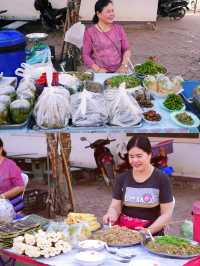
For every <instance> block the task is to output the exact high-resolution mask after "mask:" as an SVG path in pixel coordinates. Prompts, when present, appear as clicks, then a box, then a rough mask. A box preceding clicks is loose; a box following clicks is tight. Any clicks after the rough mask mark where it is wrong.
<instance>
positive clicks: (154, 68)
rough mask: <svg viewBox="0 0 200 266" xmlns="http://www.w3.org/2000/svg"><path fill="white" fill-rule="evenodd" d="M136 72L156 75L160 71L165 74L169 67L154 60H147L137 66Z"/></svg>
mask: <svg viewBox="0 0 200 266" xmlns="http://www.w3.org/2000/svg"><path fill="white" fill-rule="evenodd" d="M135 72H136V73H137V74H141V75H155V74H158V73H162V74H165V73H166V72H167V69H166V68H165V67H164V66H162V65H160V64H157V63H156V62H154V61H153V60H146V61H145V62H144V63H143V64H141V65H137V66H135Z"/></svg>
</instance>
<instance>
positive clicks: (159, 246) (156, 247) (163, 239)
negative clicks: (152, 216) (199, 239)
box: [146, 235, 200, 257]
mask: <svg viewBox="0 0 200 266" xmlns="http://www.w3.org/2000/svg"><path fill="white" fill-rule="evenodd" d="M146 247H147V248H148V249H149V250H151V251H154V252H157V253H163V254H168V255H174V256H180V257H181V256H191V255H197V254H199V253H200V245H197V244H193V243H192V242H190V241H188V240H185V239H182V238H179V237H177V236H170V235H166V236H159V237H156V240H155V242H152V241H149V242H148V243H147V245H146Z"/></svg>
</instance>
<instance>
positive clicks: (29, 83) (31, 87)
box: [17, 77, 36, 94]
mask: <svg viewBox="0 0 200 266" xmlns="http://www.w3.org/2000/svg"><path fill="white" fill-rule="evenodd" d="M27 90H28V91H32V92H33V93H35V91H36V87H35V83H34V80H33V79H32V78H30V77H24V78H23V79H21V80H20V82H19V85H18V87H17V94H20V93H23V92H24V91H27Z"/></svg>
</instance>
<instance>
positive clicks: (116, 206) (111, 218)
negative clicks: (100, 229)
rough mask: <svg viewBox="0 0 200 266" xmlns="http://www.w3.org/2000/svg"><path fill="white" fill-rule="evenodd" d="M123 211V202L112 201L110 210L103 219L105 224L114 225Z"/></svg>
mask: <svg viewBox="0 0 200 266" xmlns="http://www.w3.org/2000/svg"><path fill="white" fill-rule="evenodd" d="M121 211H122V202H121V200H116V199H112V201H111V204H110V207H109V208H108V211H107V213H106V214H105V215H104V217H103V222H104V223H105V224H108V223H109V222H111V223H112V224H113V223H115V222H116V221H117V219H118V218H119V215H120V214H121Z"/></svg>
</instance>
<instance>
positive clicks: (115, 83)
mask: <svg viewBox="0 0 200 266" xmlns="http://www.w3.org/2000/svg"><path fill="white" fill-rule="evenodd" d="M123 82H125V83H126V88H134V87H137V86H139V85H140V84H141V82H140V80H139V79H137V78H135V77H132V76H127V75H119V76H115V77H112V78H109V79H107V80H106V81H105V84H106V85H108V86H111V87H112V88H116V87H117V88H118V87H119V86H120V84H121V83H123Z"/></svg>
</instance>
